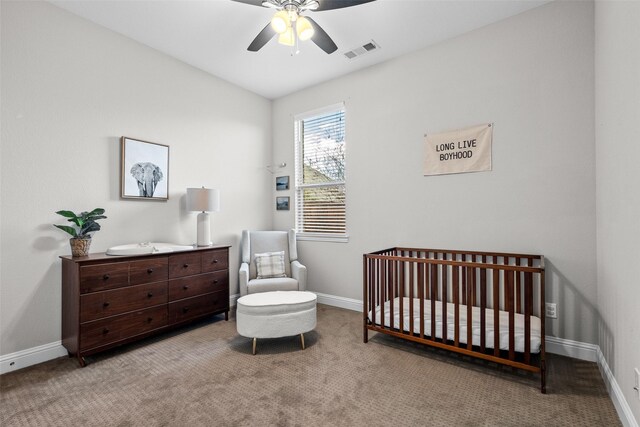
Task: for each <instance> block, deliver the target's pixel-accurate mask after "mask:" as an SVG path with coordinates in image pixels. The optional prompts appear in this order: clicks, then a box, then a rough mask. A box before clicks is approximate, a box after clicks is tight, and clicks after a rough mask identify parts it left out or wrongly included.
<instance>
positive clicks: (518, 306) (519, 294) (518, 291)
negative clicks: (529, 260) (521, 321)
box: [514, 258, 522, 314]
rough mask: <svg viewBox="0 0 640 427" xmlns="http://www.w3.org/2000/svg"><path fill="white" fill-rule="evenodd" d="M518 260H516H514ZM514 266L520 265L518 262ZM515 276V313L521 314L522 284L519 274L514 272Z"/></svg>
mask: <svg viewBox="0 0 640 427" xmlns="http://www.w3.org/2000/svg"><path fill="white" fill-rule="evenodd" d="M516 260H518V258H516ZM516 265H520V263H519V262H516ZM514 273H515V276H516V313H520V314H522V287H521V286H522V283H520V282H521V280H520V272H519V271H515V272H514Z"/></svg>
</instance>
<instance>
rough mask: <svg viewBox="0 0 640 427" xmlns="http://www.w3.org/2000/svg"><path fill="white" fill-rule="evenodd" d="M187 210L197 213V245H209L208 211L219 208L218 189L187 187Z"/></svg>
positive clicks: (216, 210)
mask: <svg viewBox="0 0 640 427" xmlns="http://www.w3.org/2000/svg"><path fill="white" fill-rule="evenodd" d="M187 210H188V211H191V212H200V213H199V214H198V241H197V245H198V246H211V244H212V242H211V221H210V219H209V213H208V212H218V211H219V210H220V191H219V190H215V189H210V188H204V187H202V188H187Z"/></svg>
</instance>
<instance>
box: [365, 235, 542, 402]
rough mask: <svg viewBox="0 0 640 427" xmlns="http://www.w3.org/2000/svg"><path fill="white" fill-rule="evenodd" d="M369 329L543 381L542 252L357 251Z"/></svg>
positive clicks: (367, 330) (406, 249)
mask: <svg viewBox="0 0 640 427" xmlns="http://www.w3.org/2000/svg"><path fill="white" fill-rule="evenodd" d="M362 273H363V326H364V329H363V334H364V336H363V338H364V342H365V343H366V342H367V341H368V338H369V337H368V333H369V330H371V331H376V332H382V333H385V334H389V335H392V336H394V337H399V338H403V339H407V340H410V341H415V342H419V343H423V344H427V345H430V346H434V347H438V348H443V349H447V350H451V351H454V352H457V353H461V354H465V355H468V356H473V357H477V358H481V359H485V360H489V361H492V362H497V363H500V364H504V365H508V366H512V367H515V368H519V369H524V370H526V371H530V372H534V373H540V389H541V391H542V393H545V392H546V384H545V381H546V379H545V339H544V319H545V316H544V313H545V300H544V283H545V273H544V257H543V256H542V255H523V254H510V253H495V252H493V253H492V252H475V251H455V250H443V249H413V248H391V249H385V250H381V251H378V252H373V253H370V254H365V255H364V256H363V271H362Z"/></svg>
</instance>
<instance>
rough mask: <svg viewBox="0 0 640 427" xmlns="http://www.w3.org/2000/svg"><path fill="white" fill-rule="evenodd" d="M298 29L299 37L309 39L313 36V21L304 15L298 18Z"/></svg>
mask: <svg viewBox="0 0 640 427" xmlns="http://www.w3.org/2000/svg"><path fill="white" fill-rule="evenodd" d="M296 31H297V32H298V38H299V39H300V40H302V41H305V40H309V39H310V38H311V37H313V33H314V31H313V27H312V26H311V22H309V20H308V19H307V18H305V17H304V16H301V17H299V18H298V21H297V22H296Z"/></svg>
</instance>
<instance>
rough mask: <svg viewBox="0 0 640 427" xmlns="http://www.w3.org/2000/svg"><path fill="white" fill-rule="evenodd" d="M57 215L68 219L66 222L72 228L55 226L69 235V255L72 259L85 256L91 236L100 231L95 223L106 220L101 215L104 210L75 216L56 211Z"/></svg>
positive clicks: (98, 209) (67, 212)
mask: <svg viewBox="0 0 640 427" xmlns="http://www.w3.org/2000/svg"><path fill="white" fill-rule="evenodd" d="M56 213H57V214H58V215H62V216H63V217H65V218H69V219H68V220H67V221H69V222H72V223H73V224H74V226H69V225H57V224H54V226H55V227H58V228H59V229H60V230H62V231H65V232H67V233H69V234H71V236H72V237H71V239H69V243H70V244H71V255H72V256H74V257H78V256H87V254H88V253H89V247H90V246H91V234H90V233H93V232H96V231H98V230H100V224H98V223H97V222H96V221H98V220H99V219H103V218H106V216H104V215H103V213H104V209H102V208H95V209H94V210H92V211H91V212H80V213H79V214H75V213H73V212H71V211H58V212H56Z"/></svg>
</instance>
